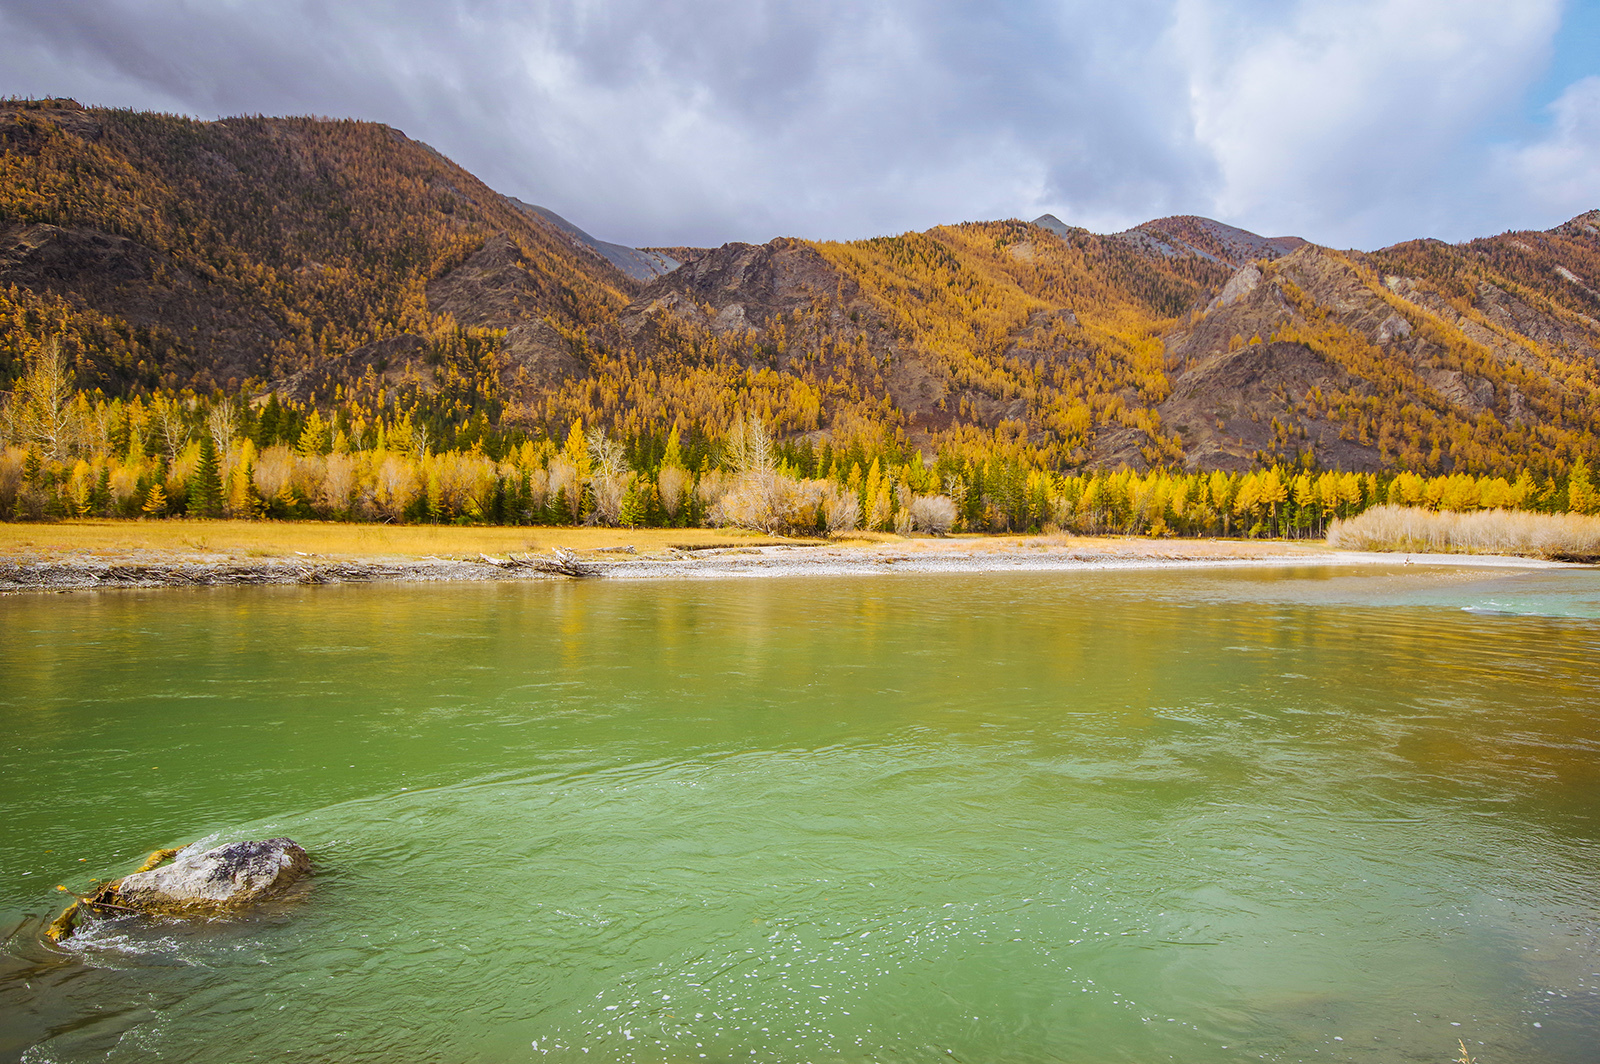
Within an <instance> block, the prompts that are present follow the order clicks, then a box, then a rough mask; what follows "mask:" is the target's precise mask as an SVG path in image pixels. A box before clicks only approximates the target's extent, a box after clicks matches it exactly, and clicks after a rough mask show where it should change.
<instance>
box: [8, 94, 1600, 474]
mask: <svg viewBox="0 0 1600 1064" xmlns="http://www.w3.org/2000/svg"><path fill="white" fill-rule="evenodd" d="M1597 293H1600V212H1590V213H1588V214H1585V215H1581V216H1579V217H1577V218H1574V219H1572V220H1571V221H1569V222H1566V223H1564V224H1562V225H1559V226H1557V227H1555V228H1553V229H1551V230H1549V231H1546V232H1518V233H1506V234H1502V235H1500V236H1495V237H1487V238H1484V239H1482V240H1474V241H1469V242H1467V243H1464V244H1460V245H1448V244H1442V243H1439V242H1437V241H1411V242H1407V243H1402V244H1397V245H1395V246H1394V247H1390V248H1384V249H1381V250H1379V251H1373V252H1356V251H1344V252H1341V251H1336V250H1333V249H1328V248H1323V247H1319V246H1316V245H1312V244H1308V243H1306V242H1305V241H1303V240H1300V239H1299V238H1295V237H1270V238H1269V237H1261V236H1258V235H1256V234H1253V233H1250V232H1247V231H1245V230H1242V229H1238V228H1235V227H1232V226H1227V225H1223V224H1222V223H1219V222H1215V221H1212V220H1209V219H1204V218H1197V217H1193V216H1178V217H1172V218H1163V219H1157V220H1155V221H1152V222H1148V223H1145V224H1144V225H1141V226H1136V227H1134V228H1133V229H1130V230H1127V231H1125V232H1122V233H1115V234H1109V235H1100V234H1095V233H1091V232H1088V231H1087V230H1084V229H1079V228H1075V227H1071V226H1067V225H1064V224H1063V223H1061V222H1060V221H1059V220H1058V219H1055V218H1054V217H1052V216H1049V215H1046V216H1044V217H1042V218H1040V219H1037V220H1036V221H1035V222H1033V223H1026V222H1021V221H1016V220H1007V221H993V222H970V223H962V224H957V225H949V226H939V227H936V228H934V229H930V230H928V231H926V232H923V233H905V234H901V235H899V236H886V237H876V238H872V239H868V240H859V241H850V242H827V241H808V240H801V239H794V238H783V239H779V240H774V241H771V242H769V243H767V244H762V245H751V244H728V245H724V246H723V247H720V248H714V249H705V248H654V249H634V248H626V247H623V246H621V245H616V244H609V243H607V242H604V241H600V240H597V239H595V238H594V237H592V236H590V235H589V234H587V233H585V232H583V231H582V230H581V229H578V228H577V227H576V226H573V225H571V224H570V223H568V222H566V221H565V220H564V219H562V218H560V217H559V216H557V215H555V214H553V213H552V212H549V211H548V210H545V209H543V208H538V207H534V206H532V205H530V204H526V203H523V202H522V201H520V200H515V199H512V198H509V197H506V196H502V195H500V194H498V193H496V192H495V191H493V190H492V189H489V188H488V187H487V186H485V185H484V184H483V183H482V182H480V181H478V180H477V179H476V178H475V177H473V176H472V175H471V174H469V173H467V172H466V171H465V170H462V169H461V168H460V167H458V166H456V165H455V164H454V163H452V162H451V161H450V160H448V159H446V158H444V157H443V156H441V155H439V154H438V153H437V152H435V151H433V150H432V149H431V148H429V147H427V145H425V144H422V143H420V142H418V141H414V140H411V139H410V138H407V137H406V136H405V135H404V134H403V133H401V132H400V131H398V130H394V129H391V128H389V127H386V126H381V125H376V124H371V123H362V122H349V121H344V122H331V121H323V120H314V119H271V118H239V119H226V120H222V121H219V122H196V121H193V120H190V119H184V118H177V117H173V116H165V115H149V114H140V113H136V112H130V111H111V110H102V109H87V108H82V107H79V106H78V105H76V104H74V103H72V102H70V101H38V102H17V101H13V102H10V103H4V102H0V322H3V323H4V324H3V325H0V381H3V380H10V379H13V378H15V377H16V376H17V375H18V373H19V372H20V371H21V367H22V364H23V361H24V359H25V358H26V357H27V356H28V355H29V353H30V352H31V351H34V350H36V349H38V347H39V345H40V344H42V343H44V342H46V341H47V340H50V339H56V340H59V341H60V343H61V344H62V347H63V350H64V351H66V352H68V353H69V354H70V356H71V357H72V360H73V363H74V369H75V372H76V374H77V379H78V382H79V383H80V384H81V385H83V386H85V387H89V388H100V389H102V390H103V391H105V392H107V393H108V394H127V393H130V392H136V391H140V390H144V389H151V388H157V387H160V388H167V389H180V388H184V387H191V388H196V389H202V390H210V389H215V388H222V389H226V390H229V391H234V390H238V389H244V390H246V391H248V392H249V393H250V394H251V395H252V396H254V397H255V401H256V402H258V403H259V402H262V401H264V399H265V397H266V396H267V395H268V394H269V393H276V394H277V395H279V396H280V397H281V398H283V399H287V400H290V401H293V402H298V403H302V404H315V405H318V406H321V407H323V408H334V407H341V404H344V406H348V407H349V408H350V409H351V410H353V411H368V412H371V411H376V410H383V409H388V410H396V411H399V410H405V411H409V412H411V414H413V415H415V417H417V418H423V419H425V420H427V422H428V424H429V425H430V426H431V431H434V432H436V433H438V434H440V435H439V437H438V438H446V437H449V438H454V437H453V436H452V435H451V434H452V433H454V432H455V431H456V429H457V428H458V427H459V426H461V425H463V424H465V423H466V421H467V420H469V419H480V420H482V419H487V421H488V422H489V423H492V424H494V425H498V426H500V428H501V430H502V431H507V432H517V433H525V434H528V435H531V436H533V437H535V438H537V437H540V436H550V437H552V438H557V439H559V438H561V437H562V435H563V434H564V433H565V431H566V428H567V426H569V425H571V424H572V422H573V421H574V420H575V419H578V418H582V419H583V420H584V422H585V424H588V425H601V426H606V427H608V428H610V429H612V430H614V431H616V432H617V433H619V434H620V435H621V436H623V437H624V438H627V439H642V438H644V437H646V436H652V434H653V436H652V438H654V436H660V435H661V434H663V433H664V432H665V430H666V428H667V427H670V426H673V425H677V426H678V427H679V428H680V429H681V430H682V431H683V432H684V433H686V434H689V435H691V436H695V437H696V438H707V437H710V438H715V437H718V436H720V435H721V434H722V433H724V432H725V431H726V430H727V428H728V426H729V425H730V424H731V423H732V421H733V420H734V419H736V418H737V417H739V416H741V414H742V412H753V413H755V414H757V415H759V416H760V417H761V418H762V419H763V420H765V421H766V422H767V423H768V424H769V425H770V426H771V427H772V428H773V430H774V431H775V432H776V433H777V434H778V436H779V438H780V439H782V440H785V441H790V442H795V441H799V440H801V439H806V440H813V441H818V442H820V441H823V440H831V441H834V442H836V443H838V444H839V445H841V446H843V445H845V444H846V443H847V442H848V441H849V440H852V439H857V440H859V439H866V438H872V439H884V438H891V439H895V440H899V441H901V445H903V446H909V447H917V448H921V449H923V450H924V451H925V452H929V451H943V450H948V449H951V448H957V449H960V448H972V447H980V448H982V449H987V450H986V451H985V453H994V454H1010V455H1015V456H1031V457H1027V459H1026V460H1027V461H1029V462H1037V463H1038V464H1041V465H1045V466H1048V467H1051V468H1080V467H1086V466H1089V467H1114V466H1132V467H1140V468H1143V467H1149V466H1152V465H1162V466H1186V467H1189V468H1204V469H1212V468H1222V469H1243V468H1248V467H1251V466H1254V465H1259V464H1263V463H1271V462H1275V461H1281V462H1299V461H1304V462H1311V463H1321V464H1324V465H1329V466H1338V467H1341V468H1345V469H1359V470H1369V469H1380V468H1408V469H1415V470H1419V471H1427V472H1451V471H1470V472H1474V473H1485V472H1497V473H1505V474H1507V475H1513V476H1514V475H1515V473H1516V471H1518V470H1521V469H1524V468H1526V469H1531V470H1533V471H1534V472H1536V473H1543V472H1547V471H1550V470H1554V469H1559V468H1565V466H1566V465H1567V464H1568V463H1570V462H1571V461H1572V460H1573V459H1574V458H1575V457H1576V456H1578V455H1585V456H1588V457H1590V458H1591V459H1596V458H1600V452H1597V448H1600V444H1597V440H1600V434H1597V432H1596V429H1597V427H1600V426H1597V418H1600V324H1597V322H1600V294H1597ZM342 408H343V407H341V409H342ZM1019 460H1020V459H1019Z"/></svg>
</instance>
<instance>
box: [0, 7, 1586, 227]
mask: <svg viewBox="0 0 1600 1064" xmlns="http://www.w3.org/2000/svg"><path fill="white" fill-rule="evenodd" d="M1558 20H1559V0H1521V2H1509V0H1353V2H1349V3H1341V4H1336V5H1335V4H1327V3H1311V2H1309V0H1303V2H1301V3H1297V4H1279V3H1273V4H1268V3H1264V2H1261V0H1124V2H1122V3H1118V4H1104V3H1098V2H1087V0H1056V2H1052V3H1043V2H1040V3H1032V2H1023V3H1010V4H999V5H996V4H985V3H978V2H966V0H887V2H884V3H880V4H875V5H862V4H854V3H844V2H842V0H816V2H811V3H801V2H793V0H788V2H776V0H612V2H609V3H602V2H597V0H546V2H543V3H526V2H523V3H515V2H509V0H455V2H453V3H438V2H433V0H393V2H389V3H360V4H340V5H327V4H321V3H310V2H306V0H301V2H298V3H295V2H289V3H282V2H279V3H271V4H268V3H252V2H249V0H239V2H235V3H227V4H222V3H215V2H200V0H194V2H188V3H185V2H176V0H167V2H157V0H0V70H3V71H5V74H4V76H3V78H0V92H11V93H24V94H33V95H44V94H62V95H73V96H76V97H78V98H80V99H82V100H84V101H85V102H93V103H103V104H111V105H119V106H132V107H140V108H157V109H162V110H171V111H180V112H183V113H190V114H197V115H201V116H204V117H211V116H215V115H225V114H239V113H265V114H307V113H310V114H330V115H338V116H350V117H357V118H366V119H372V120H375V121H382V122H388V123H390V124H392V125H395V126H397V127H399V128H401V129H404V130H405V131H406V132H407V133H408V134H410V135H411V136H414V137H417V138H419V139H422V140H426V141H428V142H429V143H430V144H433V145H434V146H435V147H437V148H439V149H440V150H441V151H443V152H445V153H446V154H448V155H450V156H451V157H452V158H454V159H456V160H457V161H458V162H460V163H461V164H462V165H464V166H466V167H467V168H468V169H470V170H472V171H473V172H474V173H477V174H478V175H479V176H481V177H483V178H484V179H485V180H486V181H488V182H489V184H491V185H492V186H494V187H495V188H498V189H500V190H502V191H504V192H508V193H511V194H513V195H517V196H520V197H522V198H524V199H527V200H531V201H533V202H536V203H542V204H544V205H546V206H549V207H551V208H552V209H554V210H556V211H559V212H560V213H562V214H565V215H567V216H568V217H569V218H571V219H572V220H573V221H575V222H577V223H578V224H580V225H582V226H584V227H585V228H587V229H589V230H590V231H592V232H594V233H596V235H599V236H602V237H605V238H607V239H613V240H621V241H625V242H629V243H634V244H658V243H659V244H674V243H696V244H707V243H719V242H721V241H724V240H731V239H744V240H764V239H766V238H768V237H771V236H774V235H779V234H794V235H803V236H813V237H824V238H849V237H859V236H866V235H871V234H876V233H884V232H898V231H901V230H904V229H908V228H925V227H927V226H930V225H934V224H938V223H941V222H952V221H960V220H965V219H972V218H992V217H1005V216H1013V215H1020V216H1024V217H1031V216H1032V215H1033V214H1035V213H1039V212H1042V211H1044V210H1052V211H1054V212H1055V213H1057V214H1059V215H1060V216H1061V217H1063V218H1065V219H1067V220H1069V221H1072V222H1075V223H1078V224H1084V225H1088V226H1090V227H1091V228H1097V229H1102V230H1106V229H1115V228H1120V227H1123V226H1126V225H1130V224H1134V223H1137V222H1139V221H1142V220H1144V219H1146V218H1149V217H1153V216H1158V215H1161V214H1166V213H1176V212H1192V213H1200V214H1210V215H1212V216H1214V217H1221V218H1223V219H1224V220H1227V221H1231V222H1234V223H1236V224H1241V225H1245V226H1247V227H1249V228H1254V229H1257V230H1271V231H1274V232H1280V231H1281V232H1298V233H1301V234H1303V235H1305V236H1308V237H1311V238H1313V239H1318V240H1322V241H1326V242H1330V243H1335V244H1343V245H1350V246H1374V245H1377V244H1381V243H1386V242H1390V241H1392V240H1397V239H1402V238H1405V237H1410V236H1414V235H1419V234H1420V233H1424V232H1426V233H1428V234H1429V235H1438V236H1445V237H1449V238H1453V239H1456V238H1461V237H1465V236H1469V235H1474V234H1476V233H1480V232H1492V231H1498V230H1499V229H1503V228H1507V227H1512V226H1527V225H1534V224H1551V223H1552V222H1553V221H1554V220H1559V219H1558V218H1553V217H1550V216H1549V212H1551V211H1555V212H1557V213H1559V212H1561V211H1566V212H1567V213H1576V212H1577V211H1578V210H1582V209H1586V208H1587V207H1589V206H1593V205H1594V204H1586V203H1581V202H1577V201H1576V200H1574V197H1578V196H1582V195H1584V194H1585V191H1586V189H1587V190H1588V191H1589V193H1590V194H1591V195H1594V196H1595V198H1597V199H1600V189H1593V188H1592V186H1586V184H1585V182H1586V180H1587V177H1588V176H1589V174H1590V173H1591V172H1592V171H1591V170H1585V169H1584V168H1585V167H1591V168H1592V165H1593V163H1592V160H1593V159H1594V158H1595V156H1596V154H1597V152H1596V145H1595V144H1594V139H1593V138H1594V136H1595V133H1594V130H1595V128H1596V126H1597V125H1600V123H1597V122H1596V121H1595V120H1594V117H1593V115H1592V113H1591V112H1592V111H1593V109H1594V108H1595V107H1597V106H1600V104H1597V103H1596V94H1595V93H1594V92H1574V93H1569V94H1568V95H1567V96H1565V97H1563V98H1562V104H1561V107H1560V108H1558V112H1557V113H1556V115H1555V118H1554V120H1553V121H1552V125H1551V128H1550V130H1549V131H1548V132H1546V133H1544V134H1540V135H1539V136H1535V137H1532V138H1531V139H1529V140H1528V141H1527V142H1526V143H1499V144H1497V143H1492V142H1490V141H1489V140H1488V139H1486V138H1485V136H1484V135H1483V133H1482V129H1483V128H1484V124H1485V123H1486V122H1488V121H1490V120H1493V119H1494V118H1495V116H1496V115H1497V114H1499V113H1501V112H1502V111H1504V110H1505V109H1506V108H1508V107H1512V106H1514V105H1515V102H1516V100H1517V99H1518V97H1517V94H1518V93H1519V92H1521V91H1523V90H1525V89H1526V87H1527V86H1529V85H1531V84H1533V83H1534V82H1535V81H1536V80H1537V79H1538V77H1539V75H1540V73H1541V71H1542V69H1543V66H1542V64H1544V63H1546V62H1548V57H1549V50H1550V42H1551V37H1552V35H1553V34H1554V33H1556V32H1557V26H1558ZM1508 101H1509V102H1508ZM1563 167H1565V168H1566V169H1565V170H1562V168H1563ZM1530 175H1535V176H1533V177H1530ZM1530 182H1532V183H1531V184H1530ZM1530 212H1543V213H1541V214H1540V216H1539V217H1530V216H1529V214H1530Z"/></svg>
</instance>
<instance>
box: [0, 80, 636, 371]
mask: <svg viewBox="0 0 1600 1064" xmlns="http://www.w3.org/2000/svg"><path fill="white" fill-rule="evenodd" d="M0 146H3V148H4V151H3V152H0V291H10V290H11V286H15V291H16V295H15V297H14V298H12V297H7V303H6V304H5V305H3V306H0V312H3V313H7V314H9V315H12V316H18V315H20V316H21V317H24V318H26V317H28V316H30V315H31V316H34V317H38V316H40V315H42V316H44V317H46V318H48V319H50V320H51V321H53V322H54V323H55V327H54V331H55V332H57V333H65V334H66V336H65V342H66V343H67V344H68V346H69V347H70V348H71V353H72V355H73V357H74V358H75V359H76V360H78V361H79V363H80V375H81V376H82V377H83V378H84V383H87V384H96V385H99V386H102V387H104V388H106V389H108V390H112V391H119V390H122V389H124V388H126V387H129V386H146V387H149V386H154V385H157V384H164V385H166V386H169V387H171V386H177V385H181V384H194V385H197V386H201V387H214V386H218V385H222V384H224V383H226V382H227V381H228V380H230V379H232V380H242V379H245V378H250V377H263V376H269V375H281V374H283V373H287V372H292V371H295V370H298V369H303V368H305V367H307V366H310V365H312V364H314V363H316V362H318V361H320V360H322V359H325V358H326V357H328V356H329V355H331V354H333V353H336V352H339V351H342V350H348V349H350V348H352V347H355V346H359V345H360V344H362V343H366V342H370V341H373V340H377V339H381V338H382V337H384V336H386V335H392V334H394V333H397V332H402V331H418V332H425V331H428V330H429V329H437V328H438V326H439V325H440V322H439V321H438V319H437V315H434V314H431V313H430V311H429V308H428V307H427V305H426V297H425V293H424V289H425V287H426V285H427V284H428V282H429V281H430V280H432V279H434V278H436V277H438V276H439V275H441V274H443V273H445V272H447V271H449V270H451V269H452V268H454V267H456V266H457V265H459V264H460V263H462V262H463V261H464V260H466V259H467V258H468V257H469V256H471V255H472V254H474V253H475V252H477V251H479V250H480V249H481V248H482V247H483V246H484V244H485V242H486V241H488V240H490V239H491V238H495V237H503V238H504V239H506V240H509V241H510V242H511V243H513V244H514V245H516V246H517V247H518V248H519V249H520V251H521V256H520V258H519V261H518V263H517V264H516V266H515V269H516V270H518V271H519V272H520V274H521V279H520V281H519V284H520V285H521V286H522V288H523V289H525V294H526V297H527V312H528V313H529V314H535V313H537V314H541V315H552V316H554V317H555V318H557V319H558V320H560V321H563V322H565V323H567V324H570V325H571V326H573V327H580V326H584V325H587V324H589V323H591V322H594V321H599V320H602V319H604V318H606V317H608V316H610V315H611V314H613V313H614V312H615V310H616V308H618V307H620V306H621V305H622V304H624V303H625V302H626V301H627V297H628V294H629V293H630V292H631V289H632V282H631V281H630V280H629V279H628V278H627V277H625V276H623V275H622V274H621V273H619V272H618V271H617V270H616V269H615V268H614V267H612V266H611V265H610V264H609V263H607V262H605V261H602V260H598V259H596V257H595V256H593V255H591V254H587V253H585V252H582V251H580V250H578V249H577V248H574V247H573V246H572V244H571V243H570V242H569V241H568V240H566V239H565V238H564V237H562V236H561V235H560V234H558V233H556V232H554V231H552V230H551V228H550V227H549V226H547V225H544V224H540V223H538V222H536V221H534V220H533V219H531V218H529V217H528V216H527V215H526V214H524V213H523V212H521V211H520V210H518V209H517V208H516V207H514V206H513V205H512V204H510V203H509V202H508V201H507V200H505V199H504V198H503V197H501V196H500V195H498V194H497V193H495V192H494V191H493V190H491V189H489V188H488V187H486V186H485V185H484V184H483V183H482V182H480V181H478V180H477V179H476V178H474V177H473V176H472V175H471V174H469V173H467V172H466V171H464V170H462V169H461V168H460V167H458V166H456V165H455V164H453V163H451V162H449V161H448V160H447V159H444V158H443V157H442V156H440V155H439V154H438V153H437V152H434V151H433V150H432V149H431V148H428V147H427V146H426V145H423V144H420V143H418V142H416V141H412V140H410V139H408V138H407V137H405V136H404V135H403V134H402V133H400V132H399V131H398V130H393V129H390V128H388V127H386V126H380V125H375V124H372V123H362V122H328V121H318V120H313V119H269V118H235V119H226V120H223V121H219V122H195V121H192V120H189V119H183V118H176V117H172V116H166V115H151V114H140V113H136V112H128V111H108V110H100V109H93V110H88V109H84V108H80V107H78V106H77V105H76V104H72V103H71V102H70V101H65V102H59V101H55V102H52V104H51V105H48V106H40V105H28V104H19V103H10V104H4V103H0ZM32 331H37V330H32ZM22 346H23V345H22V342H21V339H20V337H18V336H17V335H16V333H15V332H14V331H12V332H8V334H7V335H6V337H5V338H4V343H0V360H3V361H0V373H4V374H5V375H7V376H9V375H11V374H12V373H14V372H15V369H16V364H17V359H18V357H19V356H20V355H21V354H22V353H23V351H22Z"/></svg>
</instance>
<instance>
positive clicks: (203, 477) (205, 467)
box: [189, 432, 222, 517]
mask: <svg viewBox="0 0 1600 1064" xmlns="http://www.w3.org/2000/svg"><path fill="white" fill-rule="evenodd" d="M189 484H190V487H189V499H190V504H189V509H190V511H191V512H192V513H194V514H195V515H196V516H199V517H221V516H222V468H221V464H220V463H219V462H218V461H217V447H216V444H214V443H212V442H211V434H210V433H209V432H205V433H201V434H200V463H199V465H197V466H195V470H194V475H193V477H192V478H191V479H190V482H189Z"/></svg>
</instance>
